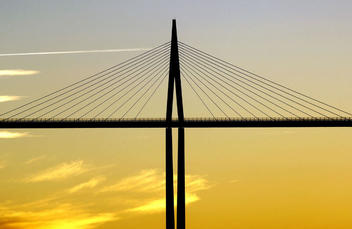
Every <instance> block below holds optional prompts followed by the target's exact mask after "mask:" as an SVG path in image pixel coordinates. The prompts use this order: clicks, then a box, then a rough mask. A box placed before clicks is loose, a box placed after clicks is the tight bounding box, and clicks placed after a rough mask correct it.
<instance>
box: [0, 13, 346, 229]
mask: <svg viewBox="0 0 352 229" xmlns="http://www.w3.org/2000/svg"><path fill="white" fill-rule="evenodd" d="M165 79H168V80H167V81H165ZM181 81H182V82H185V83H186V84H185V85H186V87H183V86H182V84H181ZM163 83H165V84H166V85H167V92H166V95H161V94H160V92H161V91H162V90H161V89H162V87H161V85H163ZM184 89H188V90H189V91H190V93H192V96H191V95H190V94H188V95H189V96H188V97H186V98H185V99H184V94H183V90H184ZM158 94H159V95H158ZM156 97H164V98H166V114H165V113H162V114H160V116H159V117H154V116H155V114H153V117H141V116H142V114H143V112H144V111H145V110H146V107H148V105H149V104H150V103H151V101H152V100H153V99H155V98H156ZM174 97H175V104H176V108H177V118H175V117H173V107H174ZM187 101H191V105H190V107H192V108H194V107H195V108H197V109H196V110H198V107H199V108H200V107H201V108H202V109H203V112H202V113H201V115H199V116H197V117H188V116H187V117H185V113H184V111H185V112H187V110H184V104H183V103H184V102H187ZM195 101H198V105H196V104H194V105H193V103H195ZM157 104H159V103H157ZM160 104H161V103H160ZM205 114H207V116H205ZM279 127H352V114H351V113H349V112H347V111H344V110H342V109H340V108H337V107H335V106H332V105H330V104H327V103H325V102H322V101H320V100H318V99H315V98H313V97H310V96H308V95H305V94H303V93H301V92H298V91H296V90H293V89H290V88H288V87H286V86H284V85H281V84H279V83H276V82H274V81H272V80H269V79H267V78H265V77H263V76H260V75H258V74H255V73H253V72H250V71H248V70H246V69H243V68H241V67H238V66H236V65H233V64H231V63H229V62H227V61H224V60H222V59H219V58H217V57H215V56H213V55H211V54H208V53H206V52H203V51H201V50H199V49H197V48H195V47H192V46H190V45H188V44H186V43H184V42H181V41H178V38H177V29H176V20H173V22H172V34H171V42H166V43H164V44H161V45H159V46H157V47H155V48H153V49H151V50H149V51H146V52H144V53H142V54H140V55H138V56H135V57H133V58H131V59H128V60H126V61H124V62H122V63H120V64H117V65H115V66H112V67H110V68H108V69H106V70H104V71H101V72H98V73H96V74H94V75H91V76H89V77H86V78H84V79H82V80H80V81H78V82H75V83H73V84H71V85H68V86H66V87H64V88H61V89H59V90H56V91H54V92H52V93H49V94H47V95H45V96H43V97H40V98H38V99H34V100H32V101H30V102H28V103H26V104H23V105H21V106H19V107H15V108H13V109H11V110H9V111H6V112H2V113H1V114H0V128H7V129H10V128H14V129H19V128H165V131H166V132H165V142H166V149H165V151H166V153H165V158H166V159H165V160H166V161H165V164H166V166H165V167H166V228H167V229H171V228H172V229H174V228H175V212H174V187H173V185H174V184H173V183H174V182H173V180H174V178H173V152H172V144H173V143H172V140H173V139H172V128H177V129H178V154H177V158H178V160H177V174H178V175H177V176H178V179H177V218H176V223H177V224H176V225H177V228H178V229H184V228H185V226H186V223H185V222H186V211H185V210H186V209H185V198H186V197H185V150H184V149H185V128H279Z"/></svg>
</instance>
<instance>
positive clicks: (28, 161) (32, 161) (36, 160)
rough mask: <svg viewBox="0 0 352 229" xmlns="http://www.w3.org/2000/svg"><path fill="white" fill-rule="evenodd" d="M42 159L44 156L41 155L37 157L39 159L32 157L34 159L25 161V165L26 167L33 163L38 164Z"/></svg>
mask: <svg viewBox="0 0 352 229" xmlns="http://www.w3.org/2000/svg"><path fill="white" fill-rule="evenodd" d="M44 158H46V156H45V155H42V156H39V157H34V158H32V159H29V160H27V161H26V162H25V164H26V165H30V164H33V163H35V162H38V161H40V160H43V159H44Z"/></svg>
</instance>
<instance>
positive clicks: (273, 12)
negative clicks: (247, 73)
mask: <svg viewBox="0 0 352 229" xmlns="http://www.w3.org/2000/svg"><path fill="white" fill-rule="evenodd" d="M351 10H352V2H351V1H347V0H346V1H344V0H339V1H336V0H335V1H332V0H321V1H317V0H310V1H301V0H299V1H297V0H296V1H291V0H287V1H278V0H277V1H275V0H267V1H264V0H263V1H261V0H253V1H208V0H204V1H185V0H181V1H166V0H165V1H157V0H155V1H133V0H132V1H112V0H111V1H108V0H101V1H91V0H76V1H68V0H60V1H57V0H56V1H55V0H50V1H48V0H45V1H44V0H42V1H40V0H32V1H24V0H22V1H19V0H11V1H10V0H8V1H6V0H5V1H1V2H0V28H1V36H0V113H2V112H5V111H7V110H9V109H11V108H13V107H16V106H19V105H21V104H24V103H26V102H28V101H31V100H33V99H35V98H38V97H40V96H42V95H45V94H47V93H49V92H52V91H54V90H56V89H58V88H61V87H64V86H66V85H68V84H70V83H72V82H75V81H78V80H80V79H82V78H84V77H85V76H88V75H91V74H94V73H96V72H99V71H101V70H103V69H106V68H108V67H110V66H113V65H115V64H117V63H120V62H122V61H124V60H126V59H128V58H131V57H133V56H135V55H138V54H140V53H142V52H143V50H148V49H150V48H153V47H156V46H158V45H160V44H162V43H165V42H167V41H169V40H170V35H171V33H170V32H171V20H172V19H173V18H176V19H177V25H178V37H179V40H180V41H183V42H185V43H187V44H190V45H192V46H194V47H197V48H199V49H201V50H204V51H206V52H208V53H211V54H213V55H214V56H217V57H219V58H221V59H224V60H226V61H229V62H231V63H234V64H236V65H239V66H242V67H244V68H246V69H249V70H251V71H253V72H256V73H259V74H261V75H264V76H266V77H267V78H269V79H271V80H273V81H275V82H279V83H282V84H284V85H286V86H288V87H289V88H292V89H297V90H298V91H300V92H303V93H305V94H307V95H310V96H313V97H314V98H318V99H320V100H322V101H324V102H327V103H329V104H332V105H334V106H337V107H339V108H341V109H343V110H346V111H349V112H351V111H352V93H351V89H350V85H352V78H351V74H352V70H351V65H350V60H351V58H352V45H351V44H350V41H351V40H352V30H351V29H350V27H351V23H350V22H351V21H352V15H351V13H350V12H351ZM91 50H115V51H111V52H102V51H99V52H89V53H84V52H82V53H75V54H73V53H71V54H69V53H66V54H63V53H61V54H55V55H54V54H50V55H44V54H42V55H12V56H11V55H3V54H16V53H38V52H39V53H48V52H75V51H91ZM187 95H188V94H187V91H185V96H184V99H185V113H186V114H187V112H188V111H192V109H195V110H197V108H198V107H197V106H194V105H193V104H192V98H191V97H190V96H187ZM159 96H160V97H162V96H165V97H166V90H165V88H163V89H160V93H159ZM162 107H163V105H162V104H161V105H160V104H159V108H160V112H161V113H160V114H164V113H163V112H164V111H165V110H164V108H162ZM161 109H162V110H161ZM149 112H150V113H151V114H153V112H154V110H153V109H149ZM158 112H159V110H158ZM158 114H159V113H158ZM164 135H165V130H163V129H148V130H145V129H94V130H87V129H85V130H83V129H71V130H64V129H61V130H49V129H44V130H33V129H25V130H5V129H3V130H0V148H1V150H0V187H1V188H0V228H4V229H23V228H33V229H42V228H45V229H56V228H60V229H61V228H65V229H109V228H136V227H141V226H143V227H144V228H165V211H164V198H165V195H164V192H165V191H164V172H165V169H164V167H165V164H164V160H165V157H164V153H165V152H164V148H165V145H164V144H165V143H164V139H165V136H164ZM174 136H177V132H176V130H174ZM351 137H352V130H351V129H350V128H315V129H312V128H282V129H269V128H268V129H186V183H187V184H186V194H187V195H186V203H187V209H186V221H187V227H189V228H243V229H250V228H259V227H260V228H263V229H266V228H267V229H282V228H288V229H290V228H292V229H293V228H310V229H318V228H319V229H320V228H326V229H330V228H331V229H332V228H334V229H349V228H351V227H352V220H351V217H350V215H351V212H352V207H351V206H352V195H351V193H352V182H351V172H350V165H351V163H352V156H351V152H352V144H351V141H350V139H351ZM175 140H176V138H175ZM174 149H175V150H174V151H175V152H176V150H177V149H176V147H174ZM174 156H176V155H174ZM174 162H175V163H176V158H175V160H174ZM175 172H176V171H175ZM175 179H176V178H175Z"/></svg>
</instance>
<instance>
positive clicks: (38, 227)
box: [0, 204, 119, 229]
mask: <svg viewBox="0 0 352 229" xmlns="http://www.w3.org/2000/svg"><path fill="white" fill-rule="evenodd" d="M0 215H1V220H0V228H6V229H7V228H9V229H10V228H11V229H24V228H32V229H62V228H65V229H91V228H94V227H96V226H99V225H101V224H103V223H106V222H110V221H116V220H118V219H119V218H118V217H117V216H116V214H114V213H95V214H93V213H89V212H86V211H84V210H83V209H81V208H77V207H75V206H73V205H71V204H61V205H58V206H55V207H52V208H49V209H41V210H12V209H9V208H6V207H2V208H0Z"/></svg>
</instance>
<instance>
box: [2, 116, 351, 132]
mask: <svg viewBox="0 0 352 229" xmlns="http://www.w3.org/2000/svg"><path fill="white" fill-rule="evenodd" d="M165 127H186V128H214V127H216V128H219V127H220V128H221V127H223V128H227V127H231V128H236V127H237V128H270V127H352V118H238V119H234V118H232V119H227V118H218V119H206V118H188V119H185V121H184V122H183V123H181V122H179V121H178V120H177V119H174V120H172V122H169V123H168V122H166V120H165V119H157V118H151V119H122V120H121V119H67V120H60V119H0V129H37V128H41V129H46V128H165Z"/></svg>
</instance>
